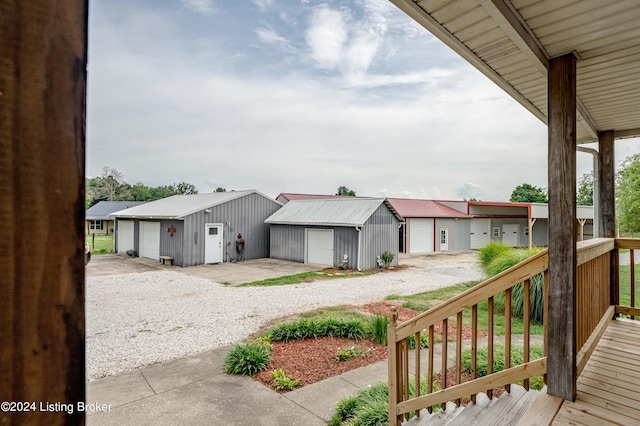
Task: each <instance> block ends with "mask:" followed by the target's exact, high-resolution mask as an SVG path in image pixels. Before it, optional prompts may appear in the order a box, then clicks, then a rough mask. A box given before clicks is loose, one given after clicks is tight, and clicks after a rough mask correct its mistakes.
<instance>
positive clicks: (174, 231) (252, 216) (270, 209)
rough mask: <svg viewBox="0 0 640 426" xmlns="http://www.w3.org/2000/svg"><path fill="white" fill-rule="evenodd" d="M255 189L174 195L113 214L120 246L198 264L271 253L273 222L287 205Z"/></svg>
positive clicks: (119, 249)
mask: <svg viewBox="0 0 640 426" xmlns="http://www.w3.org/2000/svg"><path fill="white" fill-rule="evenodd" d="M281 207H282V205H281V204H280V203H279V202H277V201H275V200H273V199H272V198H270V197H268V196H266V195H264V194H262V193H260V192H258V191H255V190H248V191H230V192H214V193H209V194H194V195H174V196H172V197H167V198H163V199H161V200H157V201H153V202H150V203H147V204H143V205H140V206H137V207H133V208H130V209H126V210H122V211H118V212H115V213H113V214H112V215H111V217H114V218H116V219H117V221H116V251H117V252H119V253H123V252H126V251H129V250H135V251H136V253H137V254H138V255H139V256H141V257H147V258H150V259H156V260H158V259H160V257H161V256H167V257H170V258H172V261H173V263H174V264H175V265H178V266H193V265H201V264H209V263H220V262H228V261H234V260H245V259H257V258H263V257H269V225H268V224H266V223H265V222H264V220H265V219H266V218H267V217H269V216H270V215H271V214H273V213H274V212H275V211H277V210H278V209H279V208H281Z"/></svg>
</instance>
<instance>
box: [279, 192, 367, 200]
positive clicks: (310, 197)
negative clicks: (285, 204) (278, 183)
mask: <svg viewBox="0 0 640 426" xmlns="http://www.w3.org/2000/svg"><path fill="white" fill-rule="evenodd" d="M346 197H351V198H353V197H355V195H353V196H352V195H322V194H294V193H291V192H282V193H280V194H279V195H278V196H277V197H276V200H279V199H280V198H283V199H285V200H287V201H294V200H326V199H331V198H346ZM359 198H362V197H359ZM364 198H369V197H364Z"/></svg>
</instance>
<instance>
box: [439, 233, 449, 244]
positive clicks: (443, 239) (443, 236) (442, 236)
mask: <svg viewBox="0 0 640 426" xmlns="http://www.w3.org/2000/svg"><path fill="white" fill-rule="evenodd" d="M440 244H447V231H446V230H445V229H441V230H440Z"/></svg>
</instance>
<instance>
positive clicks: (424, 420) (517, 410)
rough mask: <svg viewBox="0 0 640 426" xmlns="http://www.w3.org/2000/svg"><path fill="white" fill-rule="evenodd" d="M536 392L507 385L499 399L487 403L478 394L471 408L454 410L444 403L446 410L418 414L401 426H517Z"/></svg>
mask: <svg viewBox="0 0 640 426" xmlns="http://www.w3.org/2000/svg"><path fill="white" fill-rule="evenodd" d="M537 394H538V391H534V390H530V391H528V392H527V391H526V390H525V389H524V388H523V387H522V386H519V385H511V392H510V393H506V392H505V393H503V394H502V395H501V396H500V397H499V398H493V399H489V397H488V396H487V395H485V394H484V393H481V394H478V395H477V397H476V403H475V404H469V405H467V407H466V408H465V407H456V405H455V404H454V403H452V402H448V403H447V409H446V410H441V411H438V412H436V413H432V414H429V412H427V411H426V410H422V411H421V412H420V417H414V418H413V419H411V420H409V421H408V422H405V423H404V425H405V426H441V425H447V426H467V425H491V426H498V425H499V426H509V425H515V424H516V423H518V420H519V419H520V417H521V416H522V415H523V414H524V413H525V411H527V408H528V407H529V406H530V405H531V403H532V402H533V400H534V399H535V397H536V396H537Z"/></svg>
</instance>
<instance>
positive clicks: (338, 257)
mask: <svg viewBox="0 0 640 426" xmlns="http://www.w3.org/2000/svg"><path fill="white" fill-rule="evenodd" d="M333 229H334V231H333V233H334V234H333V235H334V236H333V238H334V250H333V265H334V266H339V265H340V264H341V263H342V257H343V256H344V255H345V254H347V255H348V256H349V260H348V262H347V268H350V269H355V268H357V266H358V265H357V262H358V231H356V228H347V227H335V228H333Z"/></svg>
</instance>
